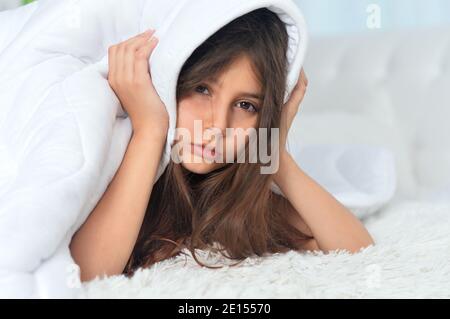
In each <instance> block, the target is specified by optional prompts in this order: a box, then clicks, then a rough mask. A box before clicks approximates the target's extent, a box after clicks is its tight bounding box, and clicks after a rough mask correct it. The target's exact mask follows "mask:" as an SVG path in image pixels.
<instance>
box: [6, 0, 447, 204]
mask: <svg viewBox="0 0 450 319" xmlns="http://www.w3.org/2000/svg"><path fill="white" fill-rule="evenodd" d="M294 1H295V2H296V3H297V4H298V6H299V7H300V8H301V10H302V12H303V13H304V16H305V18H306V22H307V26H308V30H309V34H310V42H309V46H308V51H307V56H306V58H305V63H304V68H305V71H306V74H307V75H308V78H309V80H310V85H309V87H308V91H307V95H306V97H305V99H304V102H303V103H302V109H301V116H298V117H297V118H296V122H295V124H294V125H293V128H292V130H293V131H294V135H295V137H296V138H298V140H299V143H300V144H302V145H311V144H314V145H317V144H346V145H348V144H358V145H360V144H363V145H369V146H376V147H380V148H383V149H385V150H387V151H389V152H391V153H392V154H393V155H394V156H395V160H396V174H397V180H398V187H397V195H398V196H400V197H407V198H414V199H417V198H420V199H427V200H433V201H442V200H443V201H450V125H449V123H448V122H449V120H450V89H449V87H450V1H449V0H427V1H425V0H378V1H375V0H373V1H370V0H294ZM28 2H32V1H20V0H0V10H6V9H12V8H15V7H18V6H20V5H22V4H24V3H28ZM297 156H298V158H301V157H302V156H301V154H297ZM368 165H369V164H368ZM359 171H360V172H361V173H360V174H363V173H362V172H364V171H366V172H367V171H370V167H361V168H360V169H359ZM388 171H389V169H388V168H386V170H383V169H380V168H377V172H379V174H378V176H372V177H370V178H366V179H364V178H360V176H355V178H354V180H353V181H351V180H349V181H348V183H349V185H350V184H352V183H354V182H355V181H358V180H361V179H363V180H372V181H374V183H376V179H377V178H378V179H379V180H381V179H383V178H384V177H386V176H384V177H383V174H385V175H386V174H387V172H388ZM351 186H352V187H355V188H357V189H359V190H361V192H362V196H363V195H365V196H367V194H370V192H371V187H373V185H356V184H353V185H351Z"/></svg>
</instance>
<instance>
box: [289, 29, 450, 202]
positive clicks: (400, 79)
mask: <svg viewBox="0 0 450 319" xmlns="http://www.w3.org/2000/svg"><path fill="white" fill-rule="evenodd" d="M305 71H306V74H307V76H308V78H309V83H310V85H309V87H308V92H307V95H306V97H305V99H304V102H303V105H302V108H301V111H300V112H301V114H300V116H299V117H297V120H296V122H295V124H294V127H293V130H295V131H296V134H298V135H297V136H298V138H300V141H301V143H302V144H305V145H308V144H315V143H324V144H327V143H328V144H329V143H338V144H339V143H344V144H345V143H356V144H369V145H377V146H381V147H386V148H388V149H390V150H391V151H392V152H393V153H394V155H395V158H396V166H397V171H398V188H397V193H396V197H397V198H407V199H433V200H448V199H449V198H450V125H449V121H450V28H447V29H442V28H440V29H429V30H408V31H406V30H404V31H398V32H389V33H383V32H379V33H370V32H367V33H364V34H351V35H348V36H340V37H316V38H314V37H313V38H312V39H311V41H310V45H309V49H308V53H307V57H306V62H305Z"/></svg>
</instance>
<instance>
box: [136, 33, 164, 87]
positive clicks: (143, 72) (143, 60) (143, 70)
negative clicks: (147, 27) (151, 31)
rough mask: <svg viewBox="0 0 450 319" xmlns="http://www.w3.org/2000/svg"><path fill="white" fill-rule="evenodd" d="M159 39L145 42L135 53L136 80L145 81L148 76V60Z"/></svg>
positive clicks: (154, 38)
mask: <svg viewBox="0 0 450 319" xmlns="http://www.w3.org/2000/svg"><path fill="white" fill-rule="evenodd" d="M158 42H159V39H158V38H157V37H153V38H152V39H151V40H150V41H147V43H146V44H145V46H143V47H142V48H140V49H139V50H138V51H137V52H136V60H135V76H136V78H137V79H141V80H143V79H147V77H149V76H150V73H149V71H150V70H149V59H150V56H151V54H152V53H153V51H154V49H155V48H156V46H157V45H158Z"/></svg>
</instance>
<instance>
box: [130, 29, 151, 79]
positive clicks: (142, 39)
mask: <svg viewBox="0 0 450 319" xmlns="http://www.w3.org/2000/svg"><path fill="white" fill-rule="evenodd" d="M154 33H155V30H149V31H146V32H144V33H142V34H140V35H138V36H136V37H134V38H131V39H130V40H128V41H126V43H124V44H123V45H124V51H123V59H124V60H123V74H122V76H123V77H124V79H125V80H126V81H128V83H131V82H132V81H133V79H134V64H135V55H136V51H137V50H139V49H140V48H141V47H143V46H145V43H146V42H147V41H148V40H149V39H150V38H151V36H152V35H153V34H154Z"/></svg>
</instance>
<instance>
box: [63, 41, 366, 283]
mask: <svg viewBox="0 0 450 319" xmlns="http://www.w3.org/2000/svg"><path fill="white" fill-rule="evenodd" d="M152 35H153V32H150V33H145V34H141V35H138V36H136V37H133V38H131V39H129V40H127V41H125V42H122V43H120V44H118V45H115V46H112V47H111V48H110V50H109V63H110V71H109V74H108V81H109V83H110V85H111V87H112V88H113V90H114V91H115V93H116V95H117V96H118V98H119V99H120V101H121V103H122V106H123V107H124V109H125V110H126V112H127V113H128V115H129V117H130V120H131V123H132V126H133V136H132V138H131V141H130V144H129V145H128V148H127V151H126V153H125V157H124V159H123V161H122V163H121V166H120V167H119V170H118V171H117V173H116V175H115V176H114V178H113V180H112V181H111V183H110V185H109V186H108V188H107V190H106V192H105V194H104V195H103V197H102V198H101V199H100V201H99V202H98V204H97V206H96V207H95V208H94V210H93V211H92V212H91V214H90V216H89V217H88V219H87V220H86V222H85V223H84V224H83V225H82V226H81V228H80V229H79V230H78V231H77V233H76V234H75V235H74V237H73V238H72V242H71V244H70V249H71V253H72V256H73V258H74V260H75V261H76V263H77V264H78V265H79V266H80V269H81V280H82V281H89V280H92V279H94V278H95V277H97V276H101V275H106V276H112V275H117V274H121V273H122V272H123V269H124V268H125V265H126V263H127V261H128V259H129V257H130V255H131V252H132V250H133V248H134V245H135V242H136V240H137V236H138V234H139V230H140V227H141V225H142V222H143V219H144V215H145V211H146V208H147V206H148V201H149V199H150V194H151V191H152V188H153V184H154V182H155V176H156V172H157V167H158V165H159V161H160V158H161V155H162V152H163V147H164V145H165V141H166V138H167V131H168V114H167V111H166V109H165V106H164V104H163V102H162V101H161V100H160V99H159V96H158V94H157V93H156V90H155V89H154V87H153V83H152V80H151V77H150V74H149V72H148V61H149V57H150V55H151V53H152V51H153V50H154V48H155V47H156V45H157V41H155V42H149V41H148V40H149V39H150V38H151V36H152ZM306 86H307V79H306V76H305V74H304V71H303V70H302V73H301V76H300V79H299V83H298V84H297V86H296V88H295V90H294V91H293V93H292V94H291V97H290V100H289V101H288V102H287V104H286V105H285V107H284V109H283V114H282V124H281V127H280V142H281V147H280V168H279V170H278V171H277V172H276V173H275V174H274V181H275V182H276V183H277V184H278V185H279V186H280V188H281V190H282V191H283V193H284V194H285V195H286V196H287V198H288V200H289V201H290V202H291V204H292V206H293V207H294V208H295V210H296V213H298V214H299V216H300V217H301V218H300V222H298V221H297V222H296V223H295V226H296V227H298V228H299V229H300V230H301V231H302V232H304V233H307V234H309V235H311V236H313V237H314V239H312V240H310V241H309V242H308V243H306V244H305V246H304V247H303V249H306V250H323V251H329V250H334V249H347V250H350V251H352V252H354V251H357V250H358V249H359V248H361V247H365V246H368V245H370V244H373V240H372V238H371V237H370V235H369V233H368V232H367V230H366V229H365V228H364V226H363V225H362V224H361V223H360V222H359V220H358V219H357V218H356V217H354V216H353V215H352V214H351V213H350V212H349V211H348V210H347V209H346V208H345V207H343V206H342V205H341V204H340V203H339V202H338V201H337V200H335V199H334V197H333V196H332V195H331V194H329V193H327V192H326V191H325V190H324V189H323V188H321V187H320V186H319V185H318V184H317V183H316V182H314V181H313V180H312V179H310V178H309V177H308V176H307V175H306V174H305V173H304V172H303V171H302V170H301V169H300V168H299V167H298V166H297V164H296V163H295V161H294V160H293V159H292V157H291V156H290V155H289V154H288V152H287V151H286V149H285V143H286V137H287V133H288V131H289V128H290V126H291V124H292V121H293V118H294V117H295V115H296V113H297V111H298V108H299V105H300V103H301V102H302V100H303V97H304V95H305V92H306ZM260 90H261V87H260V84H259V83H258V81H257V80H256V77H255V76H254V74H253V72H252V69H251V67H250V61H249V60H248V59H247V58H246V57H245V56H242V57H241V58H239V59H238V60H236V61H235V63H233V65H232V66H231V67H230V68H229V69H228V70H227V71H226V72H224V73H223V74H222V75H221V76H220V77H218V78H217V79H216V81H212V80H210V81H206V80H205V84H204V85H202V86H201V87H198V88H196V90H195V91H194V92H192V93H191V94H189V95H188V96H187V97H185V98H183V99H182V100H180V102H179V105H178V116H177V128H180V127H181V128H185V129H187V130H189V131H190V132H192V133H193V123H194V120H202V121H203V129H204V130H205V129H208V128H209V127H215V128H218V129H220V130H222V131H224V130H225V128H227V127H232V128H237V127H239V128H243V129H247V128H251V127H254V128H256V125H257V122H258V121H257V120H258V112H255V110H256V109H257V108H258V107H259V106H260V103H261V100H260V99H258V98H254V97H249V96H247V95H244V94H242V92H249V93H255V94H256V95H260V93H261V92H260ZM205 109H206V110H208V111H207V112H205V111H204V110H205ZM224 136H226V135H225V133H224ZM225 140H226V141H225V143H224V149H223V150H221V151H222V152H223V153H225V151H226V149H227V148H228V147H230V145H232V147H233V152H234V155H235V156H236V154H237V153H238V150H239V149H240V148H242V147H243V146H245V144H244V145H237V143H236V140H233V138H230V137H227V138H226V139H225ZM202 142H203V143H210V142H211V141H209V140H203V141H202ZM231 143H232V144H231ZM209 145H212V146H214V144H209ZM182 165H183V166H184V167H185V168H187V169H188V170H190V171H192V172H195V173H199V174H205V173H208V172H211V171H214V170H216V169H218V168H220V167H221V166H223V165H225V164H224V163H209V162H205V161H202V162H201V163H190V162H182ZM288 172H289V174H288ZM300 199H301V200H300Z"/></svg>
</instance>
